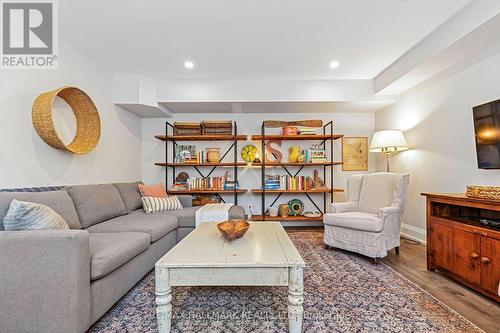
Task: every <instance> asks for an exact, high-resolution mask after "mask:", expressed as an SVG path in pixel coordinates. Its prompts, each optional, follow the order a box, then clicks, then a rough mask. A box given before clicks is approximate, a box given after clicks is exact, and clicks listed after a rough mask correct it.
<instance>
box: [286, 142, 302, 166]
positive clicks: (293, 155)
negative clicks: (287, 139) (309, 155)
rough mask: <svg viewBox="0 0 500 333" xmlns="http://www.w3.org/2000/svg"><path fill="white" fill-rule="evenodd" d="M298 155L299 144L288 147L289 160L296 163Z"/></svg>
mask: <svg viewBox="0 0 500 333" xmlns="http://www.w3.org/2000/svg"><path fill="white" fill-rule="evenodd" d="M299 155H300V148H299V146H293V147H290V156H289V157H288V159H289V160H290V162H292V163H297V159H298V158H299Z"/></svg>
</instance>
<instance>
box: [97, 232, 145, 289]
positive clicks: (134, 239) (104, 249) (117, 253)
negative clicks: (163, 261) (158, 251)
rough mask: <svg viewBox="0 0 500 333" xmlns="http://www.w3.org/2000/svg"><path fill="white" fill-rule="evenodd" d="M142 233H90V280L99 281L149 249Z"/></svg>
mask: <svg viewBox="0 0 500 333" xmlns="http://www.w3.org/2000/svg"><path fill="white" fill-rule="evenodd" d="M149 239H150V236H149V235H148V234H146V233H141V232H116V233H89V250H90V279H91V280H92V281H93V280H97V279H100V278H102V277H104V276H106V275H108V274H109V273H111V272H113V271H114V270H115V269H117V268H118V267H120V266H122V265H124V264H126V263H127V262H128V261H129V260H131V259H132V258H134V257H135V256H137V255H138V254H140V253H142V252H144V251H146V250H147V249H148V248H149Z"/></svg>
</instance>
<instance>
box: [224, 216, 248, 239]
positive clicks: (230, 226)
mask: <svg viewBox="0 0 500 333" xmlns="http://www.w3.org/2000/svg"><path fill="white" fill-rule="evenodd" d="M248 228H250V223H248V222H247V221H245V220H229V221H224V222H221V223H218V224H217V229H219V231H220V232H221V234H223V235H224V237H225V238H226V239H227V240H229V241H232V240H235V239H236V238H240V237H241V236H243V235H244V234H245V232H247V231H248Z"/></svg>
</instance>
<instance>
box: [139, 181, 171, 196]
mask: <svg viewBox="0 0 500 333" xmlns="http://www.w3.org/2000/svg"><path fill="white" fill-rule="evenodd" d="M138 187H139V192H141V194H142V196H143V197H158V198H165V197H167V190H166V189H165V186H163V184H162V183H159V184H156V185H145V184H139V185H138Z"/></svg>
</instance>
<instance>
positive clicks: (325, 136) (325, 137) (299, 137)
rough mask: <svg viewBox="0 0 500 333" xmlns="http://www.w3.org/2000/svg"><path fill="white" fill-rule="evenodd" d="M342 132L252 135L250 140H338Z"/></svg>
mask: <svg viewBox="0 0 500 333" xmlns="http://www.w3.org/2000/svg"><path fill="white" fill-rule="evenodd" d="M342 137H344V135H343V134H333V135H330V134H315V135H264V136H263V135H252V136H251V139H252V140H338V139H340V138H342Z"/></svg>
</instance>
